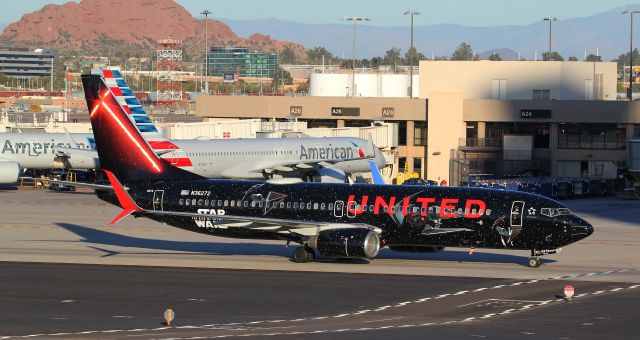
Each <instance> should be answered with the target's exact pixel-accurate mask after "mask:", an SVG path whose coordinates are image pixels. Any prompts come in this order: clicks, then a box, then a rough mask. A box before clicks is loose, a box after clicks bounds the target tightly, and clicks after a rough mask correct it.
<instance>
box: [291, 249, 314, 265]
mask: <svg viewBox="0 0 640 340" xmlns="http://www.w3.org/2000/svg"><path fill="white" fill-rule="evenodd" d="M315 259H316V253H315V252H314V251H313V249H311V248H310V247H309V246H300V247H298V248H296V250H294V251H293V257H292V260H293V262H296V263H304V262H313V260H315Z"/></svg>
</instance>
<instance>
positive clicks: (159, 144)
mask: <svg viewBox="0 0 640 340" xmlns="http://www.w3.org/2000/svg"><path fill="white" fill-rule="evenodd" d="M149 145H151V148H152V149H154V150H177V149H179V148H178V146H177V145H175V144H173V143H171V142H170V141H166V140H157V141H149Z"/></svg>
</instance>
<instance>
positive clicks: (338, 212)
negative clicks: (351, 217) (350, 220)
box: [333, 201, 344, 217]
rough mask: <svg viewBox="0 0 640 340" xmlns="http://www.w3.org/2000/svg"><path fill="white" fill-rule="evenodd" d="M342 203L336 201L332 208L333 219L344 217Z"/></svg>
mask: <svg viewBox="0 0 640 340" xmlns="http://www.w3.org/2000/svg"><path fill="white" fill-rule="evenodd" d="M343 210H344V202H343V201H336V204H335V205H334V206H333V215H334V216H335V217H342V216H343V215H344V212H343Z"/></svg>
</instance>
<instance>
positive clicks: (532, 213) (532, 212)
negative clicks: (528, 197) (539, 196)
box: [528, 207, 536, 215]
mask: <svg viewBox="0 0 640 340" xmlns="http://www.w3.org/2000/svg"><path fill="white" fill-rule="evenodd" d="M528 212H529V215H535V214H536V209H535V208H533V207H531V208H529V211H528Z"/></svg>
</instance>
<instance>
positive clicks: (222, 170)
mask: <svg viewBox="0 0 640 340" xmlns="http://www.w3.org/2000/svg"><path fill="white" fill-rule="evenodd" d="M94 74H97V75H99V76H100V77H101V78H102V79H104V83H105V84H106V86H107V87H106V88H103V89H101V91H102V92H101V93H100V96H102V97H104V96H107V95H109V96H113V97H114V98H115V99H116V101H117V103H118V104H119V107H120V108H121V109H122V110H124V111H125V112H126V113H127V114H128V117H129V119H130V120H131V121H132V123H133V124H134V125H135V126H136V128H137V129H138V131H139V132H140V133H141V134H142V135H143V137H144V138H145V139H146V140H147V142H148V143H149V145H150V146H151V148H152V149H153V150H154V151H155V153H156V154H157V155H159V156H160V157H161V158H162V159H164V160H165V161H167V162H169V163H170V164H171V165H173V166H175V167H178V168H181V169H184V170H187V171H189V172H193V173H195V174H198V175H200V176H203V177H206V178H244V179H269V178H282V177H286V178H302V179H304V180H307V181H316V182H345V179H346V177H347V176H348V175H349V174H354V173H362V172H369V171H370V168H369V162H368V160H369V159H373V160H374V161H375V164H376V166H377V167H378V168H382V167H383V166H384V165H385V160H384V157H383V156H382V154H381V153H380V150H379V149H378V148H377V147H376V146H375V145H373V143H372V142H370V141H368V140H365V139H362V138H355V137H325V138H260V139H214V140H197V139H196V140H169V139H167V138H165V137H163V136H162V135H161V134H160V133H159V132H158V129H157V128H156V127H155V125H154V124H153V123H152V122H151V119H150V118H149V116H148V115H147V113H146V112H145V111H144V109H143V108H142V106H141V105H140V102H139V101H138V99H137V98H136V97H135V95H134V93H133V91H132V90H131V89H130V88H129V85H127V83H126V82H125V80H124V79H123V77H122V75H121V74H120V72H118V71H113V70H102V71H94ZM89 114H90V116H93V115H94V114H95V108H94V109H93V110H90V112H89ZM96 158H97V155H96Z"/></svg>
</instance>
